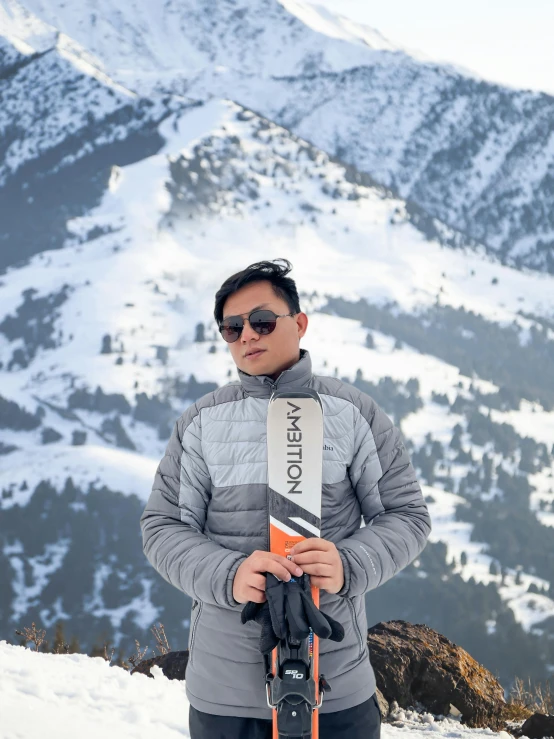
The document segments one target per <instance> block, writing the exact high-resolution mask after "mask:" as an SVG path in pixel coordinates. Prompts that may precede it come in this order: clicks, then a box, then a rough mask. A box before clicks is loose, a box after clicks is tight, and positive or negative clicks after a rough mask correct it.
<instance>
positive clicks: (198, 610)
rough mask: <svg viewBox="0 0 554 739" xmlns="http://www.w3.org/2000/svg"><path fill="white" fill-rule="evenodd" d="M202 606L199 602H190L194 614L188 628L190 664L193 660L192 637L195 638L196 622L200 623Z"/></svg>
mask: <svg viewBox="0 0 554 739" xmlns="http://www.w3.org/2000/svg"><path fill="white" fill-rule="evenodd" d="M203 606H204V604H203V603H202V602H201V601H199V600H194V601H193V602H192V608H191V613H192V614H194V615H193V617H192V619H191V621H192V623H191V626H190V640H189V662H190V663H191V664H192V660H193V654H194V652H193V645H194V637H195V636H196V627H197V626H198V621H200V614H201V613H202V608H203Z"/></svg>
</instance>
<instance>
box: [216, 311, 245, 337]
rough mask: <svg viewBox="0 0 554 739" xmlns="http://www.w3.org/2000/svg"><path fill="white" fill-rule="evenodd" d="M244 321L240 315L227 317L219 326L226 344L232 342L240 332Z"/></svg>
mask: <svg viewBox="0 0 554 739" xmlns="http://www.w3.org/2000/svg"><path fill="white" fill-rule="evenodd" d="M243 326H244V321H243V320H242V318H241V317H240V316H238V317H237V318H229V319H227V320H226V321H225V323H222V324H221V326H220V327H219V332H220V333H221V335H222V336H223V338H224V339H225V341H226V342H227V343H228V344H232V343H233V342H234V341H236V340H237V339H238V337H239V336H240V334H241V331H242V327H243Z"/></svg>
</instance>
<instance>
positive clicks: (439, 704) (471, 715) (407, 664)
mask: <svg viewBox="0 0 554 739" xmlns="http://www.w3.org/2000/svg"><path fill="white" fill-rule="evenodd" d="M368 645H369V650H370V659H371V664H372V665H373V669H374V670H375V676H376V679H377V685H378V686H379V689H380V691H381V692H382V694H383V696H384V698H385V699H386V700H387V701H388V702H389V703H391V702H392V701H394V700H396V701H397V702H398V705H399V706H401V707H403V708H408V707H409V706H414V707H415V705H416V702H419V703H420V704H422V705H423V706H424V707H425V709H426V710H428V711H429V712H430V713H433V714H435V715H439V714H441V715H443V716H447V715H448V714H449V713H451V712H452V707H454V708H455V709H457V710H458V711H459V712H460V713H461V714H462V718H461V723H462V724H466V725H467V726H470V727H489V728H490V729H492V730H493V731H498V730H500V729H502V728H504V727H503V722H502V719H501V713H502V709H503V707H504V705H505V700H504V690H503V688H502V686H501V685H500V683H499V682H498V680H496V678H495V677H494V676H493V675H492V674H491V673H490V672H489V671H488V670H487V669H486V668H485V667H483V666H482V665H480V664H479V663H478V662H476V661H475V660H474V659H473V657H471V656H470V655H469V654H468V653H467V652H466V651H465V650H464V649H462V648H461V647H458V646H457V645H456V644H454V643H453V642H451V641H450V640H449V639H447V638H446V637H444V636H442V635H441V634H439V633H438V632H437V631H434V630H433V629H431V628H429V627H428V626H425V625H424V624H410V623H408V622H407V621H388V622H386V623H378V624H376V625H375V626H373V627H372V628H371V629H369V630H368Z"/></svg>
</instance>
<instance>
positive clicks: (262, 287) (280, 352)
mask: <svg viewBox="0 0 554 739" xmlns="http://www.w3.org/2000/svg"><path fill="white" fill-rule="evenodd" d="M256 308H264V309H267V310H272V311H273V312H274V313H275V314H276V315H279V316H282V315H284V314H285V313H290V312H291V310H290V308H289V307H288V305H287V303H286V301H285V300H283V299H282V298H278V297H277V295H276V294H275V293H274V292H273V286H272V285H271V283H270V282H268V281H267V280H263V281H261V282H252V283H250V284H249V285H245V286H244V287H242V288H241V289H240V290H237V292H236V293H233V294H232V295H230V296H229V297H228V298H227V300H226V301H225V305H224V306H223V318H224V319H225V318H228V317H230V316H242V317H243V318H246V319H247V318H248V315H249V314H250V313H251V312H252V311H253V310H255V309H256ZM307 326H308V317H307V316H306V314H305V313H298V314H297V315H295V316H286V317H285V318H278V319H277V325H276V327H275V331H273V332H272V333H271V334H267V335H265V336H260V334H257V333H256V332H255V331H254V330H253V329H252V328H251V326H250V323H249V321H248V320H245V322H244V327H243V329H242V333H241V335H240V336H239V338H238V339H237V340H236V341H234V342H233V343H232V344H229V349H230V351H231V355H232V357H233V359H234V361H235V364H236V365H237V367H238V368H239V369H241V370H242V371H243V372H246V373H247V374H249V375H269V376H274V377H277V376H278V375H279V374H280V373H281V372H282V371H283V370H285V369H288V368H289V367H291V366H292V365H293V364H294V363H295V362H296V361H297V360H298V358H299V356H300V339H301V338H302V337H303V336H304V334H305V333H306V328H307Z"/></svg>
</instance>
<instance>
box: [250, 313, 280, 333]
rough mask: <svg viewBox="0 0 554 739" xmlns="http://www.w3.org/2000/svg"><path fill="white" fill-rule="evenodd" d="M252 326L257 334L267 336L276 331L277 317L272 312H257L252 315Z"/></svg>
mask: <svg viewBox="0 0 554 739" xmlns="http://www.w3.org/2000/svg"><path fill="white" fill-rule="evenodd" d="M250 325H251V326H252V328H253V329H254V331H255V332H256V333H257V334H260V335H262V336H265V335H267V334H270V333H271V332H272V331H274V330H275V326H276V325H277V316H276V315H275V313H273V311H270V310H256V311H254V313H251V314H250Z"/></svg>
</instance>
